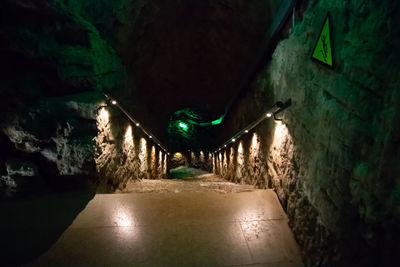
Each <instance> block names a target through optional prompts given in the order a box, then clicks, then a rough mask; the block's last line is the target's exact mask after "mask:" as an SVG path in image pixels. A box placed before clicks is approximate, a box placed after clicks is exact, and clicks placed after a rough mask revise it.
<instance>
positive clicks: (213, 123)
mask: <svg viewBox="0 0 400 267" xmlns="http://www.w3.org/2000/svg"><path fill="white" fill-rule="evenodd" d="M224 117H225V116H224V115H222V116H221V117H219V119H217V120H214V121H212V122H211V125H217V124H220V123H221V122H222V120H223V119H224Z"/></svg>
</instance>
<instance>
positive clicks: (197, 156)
mask: <svg viewBox="0 0 400 267" xmlns="http://www.w3.org/2000/svg"><path fill="white" fill-rule="evenodd" d="M212 158H213V155H212V153H210V152H207V151H202V150H201V151H190V164H189V165H190V167H193V168H198V169H203V170H206V171H209V172H211V171H212V170H213V167H212V162H213V160H212Z"/></svg>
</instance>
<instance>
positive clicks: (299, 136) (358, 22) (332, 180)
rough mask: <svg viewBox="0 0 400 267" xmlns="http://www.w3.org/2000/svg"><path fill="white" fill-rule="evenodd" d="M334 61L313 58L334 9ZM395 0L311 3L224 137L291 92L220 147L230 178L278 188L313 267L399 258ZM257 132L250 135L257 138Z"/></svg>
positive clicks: (218, 162) (219, 163)
mask: <svg viewBox="0 0 400 267" xmlns="http://www.w3.org/2000/svg"><path fill="white" fill-rule="evenodd" d="M328 11H329V12H330V14H331V16H332V35H333V49H334V63H335V66H334V69H333V70H331V69H328V68H326V67H324V66H322V65H320V64H318V63H316V62H313V61H312V60H311V59H310V56H311V52H312V49H313V47H314V44H315V42H316V40H317V38H318V34H319V32H320V29H321V27H322V24H323V21H324V18H325V16H326V13H327V12H328ZM399 11H400V7H399V4H398V3H397V2H395V1H372V0H371V1H339V0H337V1H324V0H321V1H316V0H311V1H308V3H307V7H306V9H305V11H304V13H303V14H302V19H301V20H300V21H297V23H296V26H295V27H294V28H293V29H291V31H290V35H289V37H288V38H287V39H285V40H282V41H281V42H280V43H279V44H278V46H277V48H276V50H275V52H274V53H273V55H272V60H271V61H270V62H269V63H268V65H267V67H266V68H265V69H264V70H263V71H262V72H261V73H260V74H259V76H258V78H257V80H256V81H255V82H254V84H253V87H252V89H251V90H249V91H248V93H247V94H244V95H243V97H242V98H241V99H240V100H238V101H237V103H236V105H235V107H237V108H235V110H234V111H232V112H231V114H230V115H229V117H227V120H226V122H225V125H224V127H225V129H226V131H225V132H224V134H223V137H222V138H221V140H222V139H225V140H226V139H228V138H229V137H230V136H232V135H233V134H234V132H235V131H237V130H239V129H242V128H243V127H244V126H245V125H246V124H247V123H249V122H250V121H251V120H253V119H254V114H262V113H263V112H265V111H266V110H267V109H268V108H269V107H270V106H271V105H272V104H273V103H274V102H276V101H278V100H279V101H286V100H287V99H291V100H292V106H291V107H289V108H288V109H287V110H285V111H284V112H282V113H281V114H279V117H282V119H283V121H282V122H281V123H279V122H274V121H273V120H266V121H264V122H263V123H262V124H260V125H259V126H258V127H257V128H256V129H255V132H250V133H248V134H247V135H246V136H244V137H243V138H241V139H240V140H238V141H236V143H234V144H231V145H230V146H228V147H227V148H226V149H224V150H222V151H221V152H219V153H217V154H215V156H214V161H213V165H214V170H215V172H216V173H219V174H221V175H222V176H224V177H226V178H227V179H229V180H232V181H236V182H243V183H250V184H255V185H257V186H258V187H272V188H274V189H275V191H276V192H277V195H278V196H279V199H280V200H281V203H282V205H283V207H284V208H285V210H286V211H287V214H288V217H289V224H290V226H291V227H292V230H293V232H294V234H295V237H296V239H297V241H298V243H299V244H300V246H301V249H302V253H303V256H304V261H305V264H306V265H307V266H393V265H394V262H395V259H396V253H397V252H398V251H399V245H398V244H399V241H400V240H399V234H398V233H399V232H400V231H399V230H400V229H399V222H400V210H399V207H400V193H399V192H400V169H399V166H400V157H399V140H400V131H399V129H398V128H399V125H400V113H399V112H398V110H399V106H400V100H399V99H400V98H399V90H398V88H399V79H398V77H400V76H399V71H400V63H399V62H400V61H399V57H400V53H398V51H397V50H396V48H397V47H399V44H400V24H399V17H398V15H397V14H398V12H399ZM253 141H254V143H253Z"/></svg>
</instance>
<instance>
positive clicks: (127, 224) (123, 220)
mask: <svg viewBox="0 0 400 267" xmlns="http://www.w3.org/2000/svg"><path fill="white" fill-rule="evenodd" d="M111 220H112V224H113V226H117V227H116V231H118V232H120V233H121V234H122V236H124V237H129V239H131V238H134V236H135V235H136V234H137V232H136V231H137V227H133V226H135V220H136V218H135V216H134V215H133V214H132V210H130V209H127V208H126V207H124V206H122V205H117V206H116V207H115V209H113V212H112V215H111Z"/></svg>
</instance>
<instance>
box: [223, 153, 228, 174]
mask: <svg viewBox="0 0 400 267" xmlns="http://www.w3.org/2000/svg"><path fill="white" fill-rule="evenodd" d="M223 159H224V162H223V170H222V173H223V174H224V175H223V176H225V175H226V172H227V170H228V159H227V157H226V151H224V154H223ZM224 178H226V177H224Z"/></svg>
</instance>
